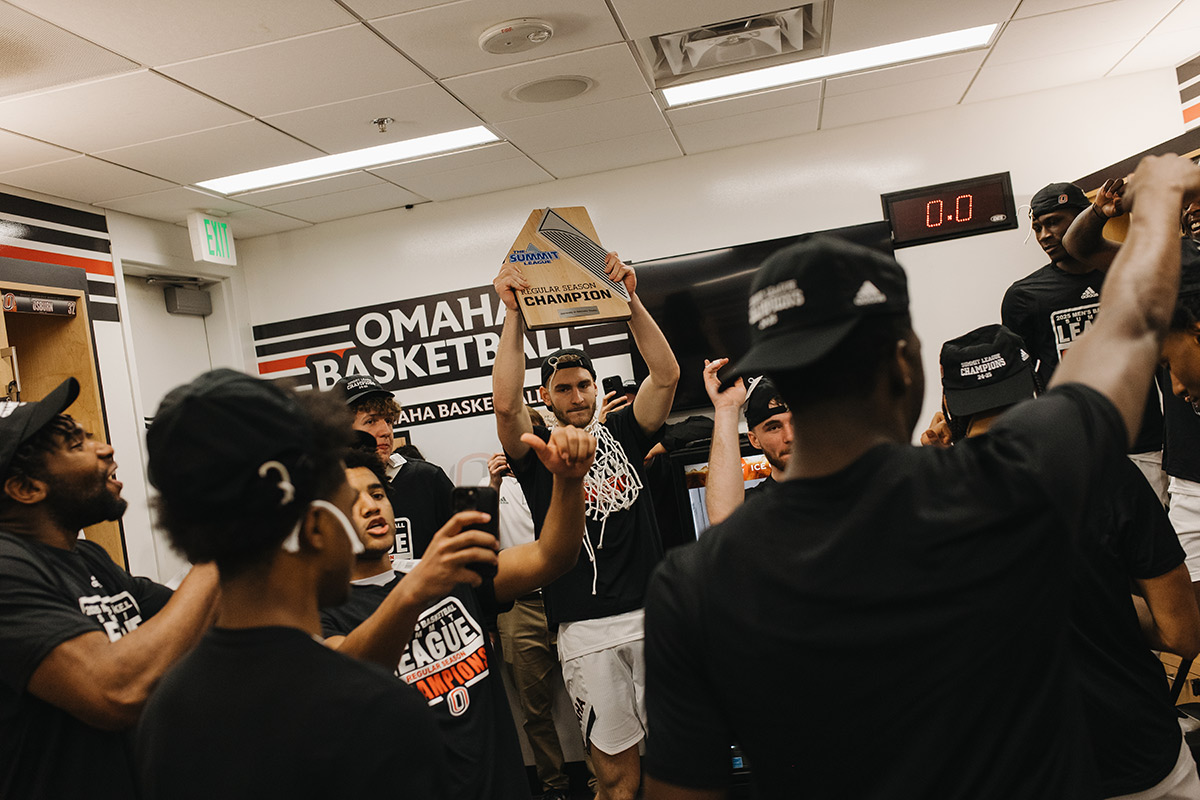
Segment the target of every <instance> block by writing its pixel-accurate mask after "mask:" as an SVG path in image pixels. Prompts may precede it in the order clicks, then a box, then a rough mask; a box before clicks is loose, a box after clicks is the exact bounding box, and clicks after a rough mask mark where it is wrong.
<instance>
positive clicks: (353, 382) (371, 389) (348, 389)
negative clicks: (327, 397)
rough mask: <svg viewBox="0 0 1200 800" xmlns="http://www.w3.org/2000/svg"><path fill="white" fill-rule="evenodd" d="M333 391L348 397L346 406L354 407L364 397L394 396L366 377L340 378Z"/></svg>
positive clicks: (372, 379)
mask: <svg viewBox="0 0 1200 800" xmlns="http://www.w3.org/2000/svg"><path fill="white" fill-rule="evenodd" d="M333 391H335V392H341V393H342V394H343V395H345V396H346V405H353V404H354V403H357V402H358V401H359V400H362V399H363V398H364V397H371V396H373V395H379V396H380V397H392V396H393V395H392V393H391V392H389V391H388V390H387V389H385V388H383V387H382V386H380V385H379V382H378V381H376V380H375V379H374V378H371V377H368V376H366V375H347V376H346V377H345V378H339V379H338V381H337V383H335V384H334V385H333Z"/></svg>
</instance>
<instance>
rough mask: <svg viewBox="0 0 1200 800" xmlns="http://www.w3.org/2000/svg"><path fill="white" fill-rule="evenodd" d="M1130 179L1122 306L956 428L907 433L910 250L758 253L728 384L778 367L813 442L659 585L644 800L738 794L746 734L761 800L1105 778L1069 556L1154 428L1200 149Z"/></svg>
mask: <svg viewBox="0 0 1200 800" xmlns="http://www.w3.org/2000/svg"><path fill="white" fill-rule="evenodd" d="M1133 186H1134V187H1135V188H1136V195H1133V193H1132V192H1130V191H1128V190H1127V192H1126V196H1125V199H1126V202H1127V203H1129V204H1130V205H1131V206H1132V207H1133V208H1134V209H1135V216H1134V218H1133V224H1132V226H1131V230H1130V235H1129V239H1128V240H1127V244H1126V246H1125V247H1124V248H1123V249H1122V251H1121V253H1120V255H1119V256H1118V257H1117V260H1116V261H1115V262H1114V263H1113V266H1112V269H1111V270H1110V272H1109V275H1108V277H1107V280H1106V284H1107V285H1106V289H1105V291H1106V294H1105V301H1104V303H1105V305H1104V313H1103V314H1101V315H1100V316H1099V317H1098V318H1097V320H1096V322H1095V324H1094V325H1093V326H1092V327H1091V330H1090V331H1089V333H1088V335H1087V336H1084V337H1082V338H1081V339H1080V340H1079V341H1077V342H1075V343H1074V344H1073V345H1072V347H1071V354H1070V357H1069V358H1067V359H1065V360H1064V361H1063V363H1062V364H1060V365H1059V366H1058V369H1057V370H1056V371H1055V375H1054V381H1053V383H1052V385H1051V387H1050V390H1049V391H1048V392H1046V394H1045V395H1044V396H1043V397H1042V398H1040V399H1039V400H1037V401H1036V402H1031V403H1020V404H1018V405H1016V406H1015V407H1014V408H1013V409H1012V410H1010V411H1009V412H1008V413H1007V414H1005V415H1004V416H1003V417H1001V418H1000V419H999V420H997V421H996V422H995V423H994V424H993V425H992V427H991V428H990V430H988V432H987V433H985V434H983V435H981V436H977V437H974V438H972V439H968V440H966V441H964V442H962V443H961V444H958V445H956V446H954V447H952V448H935V447H913V446H912V445H911V441H912V434H913V429H914V427H915V425H916V422H917V418H918V415H919V414H920V411H921V406H922V402H923V400H924V390H925V386H924V374H925V372H924V367H923V365H922V359H921V353H920V341H919V339H918V338H917V336H916V334H915V332H914V331H913V329H912V321H911V319H910V317H909V304H908V287H907V279H906V277H905V275H904V271H903V269H902V268H901V267H900V265H899V264H897V263H896V262H895V260H893V259H892V258H890V257H887V256H884V255H882V254H880V253H878V252H876V251H872V250H869V249H867V248H863V247H860V246H857V245H853V244H850V243H847V242H843V241H840V240H837V239H832V238H822V237H818V238H817V239H814V240H812V241H810V242H805V243H802V244H800V245H795V246H792V247H789V248H785V249H783V250H780V251H779V252H777V253H775V254H774V255H772V256H771V257H770V258H769V259H768V260H767V261H766V262H765V263H764V264H763V266H762V267H761V268H760V269H759V271H758V274H757V275H756V276H755V279H754V283H753V286H752V289H751V295H750V298H749V303H748V317H749V321H750V324H751V330H750V336H751V346H750V349H749V351H748V352H747V354H746V355H745V357H744V358H743V359H742V360H741V361H740V362H738V363H737V364H736V365H735V366H734V367H733V368H732V369H730V375H728V376H727V380H732V379H733V378H735V377H737V376H738V375H745V374H751V375H753V374H759V373H762V372H766V373H767V374H769V375H770V376H771V378H772V380H774V381H775V385H776V386H777V387H779V391H780V393H781V394H782V396H783V398H784V400H786V401H787V404H788V408H790V409H791V412H792V425H793V428H794V430H795V437H796V438H795V443H794V444H795V446H794V449H793V453H792V457H791V459H790V460H789V461H788V466H787V471H786V473H785V475H784V481H783V484H782V485H781V486H779V487H778V488H776V489H775V490H774V491H772V492H769V493H768V494H767V495H766V496H764V497H762V498H760V499H759V500H757V501H755V502H753V503H746V504H744V505H743V506H742V507H741V508H739V509H738V510H737V511H736V512H734V514H733V515H732V516H730V517H729V519H727V520H726V521H725V522H724V523H722V524H720V525H717V526H716V527H714V528H713V529H711V530H709V531H708V532H707V533H705V535H704V536H703V537H701V539H700V540H699V541H698V542H695V543H694V544H690V545H686V546H684V547H680V548H676V549H675V550H673V551H671V552H670V553H669V554H668V555H667V557H666V559H665V560H664V562H663V563H662V565H661V566H660V567H659V569H658V571H657V572H656V573H655V576H654V579H653V581H652V582H651V586H650V590H649V592H648V594H647V599H646V662H647V677H648V684H647V687H646V697H647V710H648V711H649V714H650V720H649V723H650V726H649V730H650V738H649V740H648V742H647V749H646V772H647V775H648V778H647V782H646V783H647V786H646V789H647V791H646V796H647V798H648V800H666V799H668V798H669V799H670V800H701V799H703V800H716V798H722V797H725V796H727V786H728V783H729V778H730V774H729V773H730V765H729V747H730V745H731V744H733V743H735V742H736V743H737V744H739V745H740V746H741V747H742V749H743V751H744V753H745V756H746V761H747V763H748V764H749V765H750V767H751V769H752V771H753V775H754V778H755V781H756V782H757V784H758V788H759V789H760V794H761V795H762V796H763V797H788V796H792V795H794V794H795V793H796V792H797V787H799V791H800V792H801V793H802V794H803V795H804V796H805V797H807V798H813V799H814V800H819V799H820V798H843V797H855V798H860V799H861V800H872V799H873V798H880V799H882V798H895V797H923V798H932V797H936V798H939V799H940V800H956V799H958V798H961V799H962V800H966V798H970V799H971V800H989V798H995V800H1009V798H1015V797H1020V798H1025V800H1037V799H1044V800H1063V799H1064V798H1081V800H1082V798H1091V797H1097V796H1099V790H1098V786H1097V781H1096V775H1095V764H1094V762H1093V760H1092V758H1091V753H1090V752H1089V749H1088V742H1087V737H1086V735H1085V731H1084V726H1083V716H1082V709H1081V707H1080V706H1081V704H1080V698H1079V693H1078V690H1079V687H1078V684H1077V677H1076V672H1075V670H1074V668H1073V663H1072V660H1071V657H1072V652H1071V628H1070V619H1069V613H1070V607H1071V591H1070V589H1071V586H1070V581H1068V580H1064V576H1067V575H1070V574H1071V571H1072V569H1073V568H1074V564H1073V561H1074V559H1075V558H1076V557H1077V556H1075V553H1074V547H1073V545H1074V543H1075V542H1076V541H1077V540H1078V539H1079V537H1080V536H1081V533H1082V526H1083V525H1084V524H1085V522H1086V521H1087V519H1088V517H1087V512H1088V509H1089V508H1090V507H1092V506H1095V505H1099V504H1100V498H1098V497H1097V493H1098V492H1103V491H1104V490H1105V488H1106V487H1105V484H1104V483H1103V482H1102V481H1101V480H1100V478H1101V476H1100V474H1099V472H1100V471H1101V470H1103V469H1104V465H1105V464H1106V463H1109V461H1108V460H1109V459H1113V458H1119V457H1120V456H1121V455H1122V454H1123V453H1124V451H1125V449H1126V448H1127V447H1128V445H1129V444H1130V442H1131V441H1132V439H1133V434H1134V433H1135V432H1136V431H1137V429H1138V427H1139V425H1140V421H1141V415H1142V411H1143V410H1144V407H1145V399H1146V393H1147V390H1148V388H1149V386H1150V382H1151V380H1152V379H1153V376H1154V372H1155V369H1156V367H1157V364H1158V359H1159V348H1160V344H1161V341H1162V337H1163V336H1164V335H1165V334H1166V329H1167V324H1168V322H1169V320H1170V317H1171V310H1172V309H1173V308H1174V305H1175V295H1176V289H1177V286H1178V283H1179V261H1178V253H1179V248H1178V242H1177V232H1176V231H1177V225H1178V213H1179V211H1178V210H1179V208H1180V205H1181V200H1182V199H1183V197H1184V196H1185V195H1186V196H1187V197H1188V199H1189V200H1191V199H1195V198H1197V197H1200V169H1197V168H1196V167H1195V166H1194V165H1192V164H1190V163H1188V162H1187V161H1186V160H1184V159H1179V158H1173V157H1167V158H1155V157H1151V158H1147V159H1144V160H1143V161H1142V162H1141V163H1140V165H1139V166H1138V169H1137V173H1136V174H1135V176H1134V181H1133ZM1198 349H1200V347H1198ZM1198 361H1200V359H1198ZM985 367H986V365H985V364H983V363H980V364H975V365H972V369H983V368H985ZM980 374H982V373H980ZM1197 389H1198V390H1200V385H1198V386H1197ZM748 664H749V665H750V668H749V669H748V668H747V665H748ZM880 664H886V667H885V672H886V674H887V676H888V681H887V682H888V688H887V692H886V694H887V701H886V706H887V707H888V708H889V709H890V713H883V714H881V713H879V697H878V695H877V693H875V692H873V691H872V688H873V687H876V686H878V681H879V675H880V674H881V673H880Z"/></svg>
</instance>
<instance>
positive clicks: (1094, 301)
mask: <svg viewBox="0 0 1200 800" xmlns="http://www.w3.org/2000/svg"><path fill="white" fill-rule="evenodd" d="M1104 275H1105V273H1103V272H1101V271H1100V270H1092V271H1091V272H1087V273H1084V274H1082V275H1076V274H1074V273H1071V272H1065V271H1064V270H1061V269H1059V268H1058V267H1057V266H1055V265H1054V264H1047V265H1046V266H1044V267H1042V268H1041V269H1039V270H1037V271H1036V272H1033V273H1031V274H1029V275H1027V276H1025V277H1024V278H1021V279H1020V280H1019V281H1015V282H1014V283H1013V284H1012V285H1011V286H1009V287H1008V289H1007V290H1006V291H1005V292H1004V300H1003V301H1002V302H1001V304H1000V321H1001V322H1002V323H1003V324H1004V327H1006V328H1008V329H1009V330H1011V331H1012V332H1013V333H1016V334H1017V335H1018V336H1020V337H1021V338H1022V339H1024V340H1025V346H1026V348H1028V350H1029V352H1030V353H1031V354H1032V355H1033V357H1034V359H1035V362H1036V365H1037V376H1038V380H1039V381H1041V384H1042V389H1043V390H1044V389H1046V388H1047V387H1049V385H1050V377H1051V376H1052V375H1053V374H1054V370H1055V369H1057V368H1058V365H1059V363H1060V362H1061V361H1062V360H1063V358H1065V357H1066V355H1067V351H1068V350H1070V349H1071V345H1072V344H1074V343H1075V341H1076V340H1077V339H1079V337H1080V336H1082V335H1083V334H1084V333H1085V332H1086V331H1087V329H1088V328H1090V327H1091V326H1092V324H1093V323H1094V322H1095V321H1096V315H1097V314H1098V313H1099V311H1100V290H1101V288H1103V285H1104ZM1162 427H1163V412H1162V404H1161V403H1160V401H1159V397H1158V389H1157V388H1156V387H1155V386H1151V387H1150V392H1149V393H1148V395H1147V397H1146V410H1145V412H1143V414H1142V429H1141V430H1140V431H1139V432H1138V436H1137V439H1136V440H1135V441H1134V443H1133V447H1131V448H1129V452H1131V453H1150V452H1154V451H1156V450H1161V449H1162V446H1163V441H1162Z"/></svg>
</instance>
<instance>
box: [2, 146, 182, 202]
mask: <svg viewBox="0 0 1200 800" xmlns="http://www.w3.org/2000/svg"><path fill="white" fill-rule="evenodd" d="M0 183H7V184H9V185H11V186H19V187H21V188H22V189H29V190H31V191H35V192H41V193H42V194H49V195H54V196H55V197H65V198H66V199H68V200H78V201H79V202H81V203H95V202H97V201H101V200H110V199H112V198H114V197H127V196H129V195H134V194H142V193H143V192H152V191H154V190H156V189H165V188H167V187H169V186H170V185H171V184H170V183H168V182H167V181H163V180H159V179H158V178H153V177H151V176H149V175H143V174H141V173H140V172H134V171H133V170H128V169H125V168H124V167H118V166H116V165H115V164H109V163H106V162H104V161H101V160H99V159H96V158H89V157H88V156H78V157H76V158H69V159H67V160H65V161H55V162H54V163H52V164H43V165H41V166H38V167H26V168H25V169H18V170H13V171H10V172H0Z"/></svg>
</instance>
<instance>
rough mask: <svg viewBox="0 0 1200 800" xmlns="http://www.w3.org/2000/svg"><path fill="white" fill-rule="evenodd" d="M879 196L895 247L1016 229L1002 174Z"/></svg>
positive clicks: (1005, 177)
mask: <svg viewBox="0 0 1200 800" xmlns="http://www.w3.org/2000/svg"><path fill="white" fill-rule="evenodd" d="M882 200H883V214H884V218H885V219H887V221H888V224H889V225H890V226H891V229H892V244H893V246H895V247H911V246H912V245H917V244H928V243H930V242H938V241H942V240H945V239H957V238H958V237H960V236H973V235H975V234H978V233H991V232H992V231H1002V230H1011V229H1012V228H1015V227H1017V210H1016V206H1015V204H1014V203H1013V194H1012V181H1011V179H1010V178H1009V174H1008V173H1007V172H1001V173H997V174H995V175H984V176H982V177H979V178H968V179H966V180H961V181H951V182H949V183H939V184H937V185H934V186H923V187H921V188H919V189H907V190H905V191H903V192H891V193H889V194H885V195H883V196H882Z"/></svg>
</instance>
